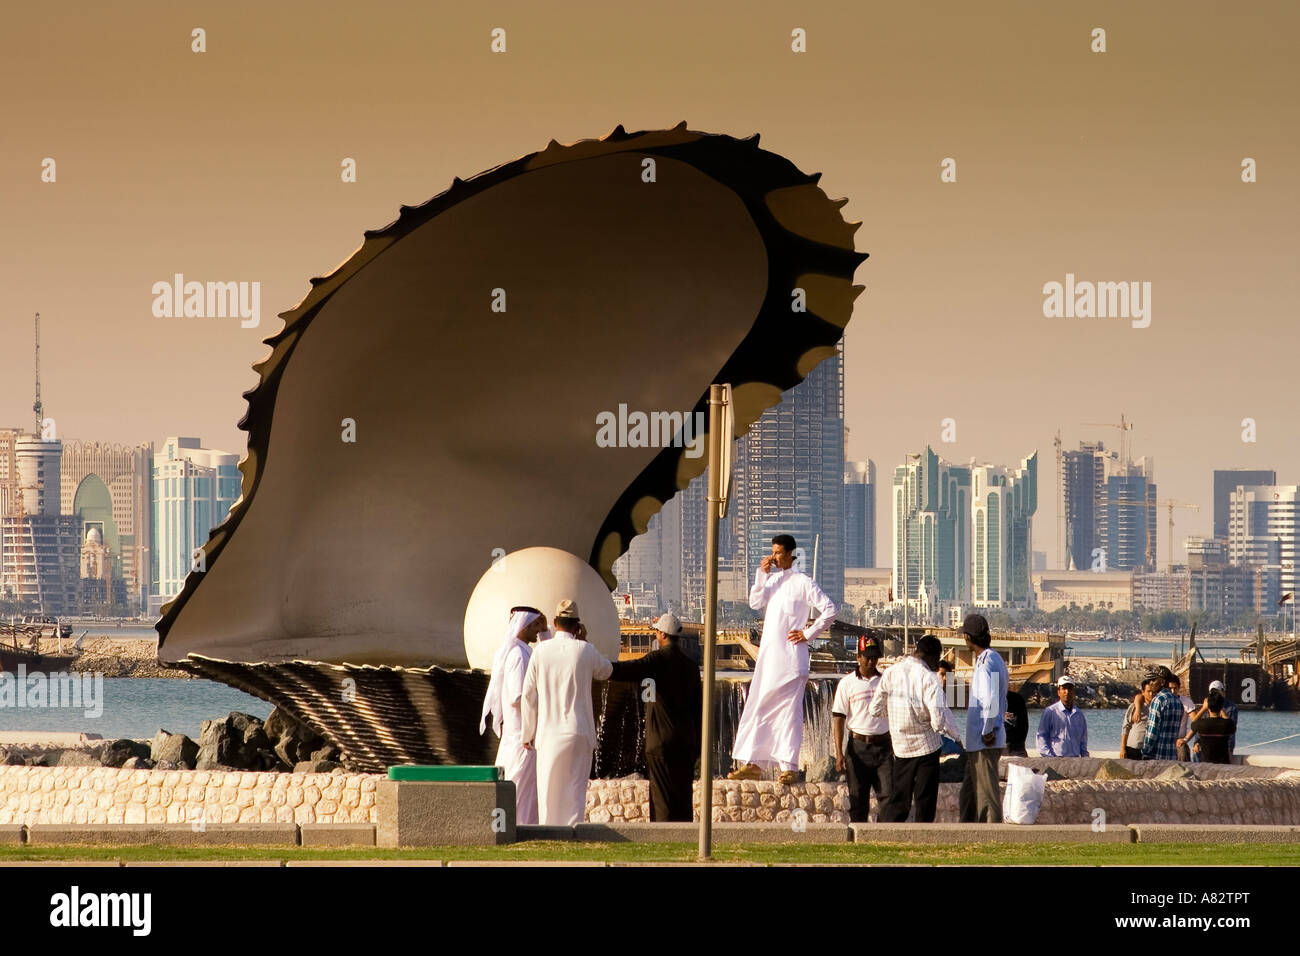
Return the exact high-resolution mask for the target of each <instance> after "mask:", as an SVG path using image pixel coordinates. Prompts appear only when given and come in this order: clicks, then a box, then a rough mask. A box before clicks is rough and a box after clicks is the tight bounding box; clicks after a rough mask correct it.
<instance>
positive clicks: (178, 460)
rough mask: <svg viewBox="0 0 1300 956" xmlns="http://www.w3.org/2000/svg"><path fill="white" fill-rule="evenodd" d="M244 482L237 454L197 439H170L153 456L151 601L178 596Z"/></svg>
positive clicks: (236, 498) (224, 518)
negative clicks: (196, 556) (203, 444)
mask: <svg viewBox="0 0 1300 956" xmlns="http://www.w3.org/2000/svg"><path fill="white" fill-rule="evenodd" d="M242 479H243V475H242V473H241V472H240V470H239V456H238V455H233V454H231V453H230V452H225V451H217V450H215V449H211V448H203V447H201V446H200V443H199V439H197V438H176V437H172V438H168V439H167V441H165V442H164V443H163V447H162V451H160V452H159V453H157V454H156V455H154V458H153V507H154V512H153V532H154V540H153V574H152V577H153V589H152V592H151V599H152V600H157V599H159V598H160V599H162V600H164V601H165V600H170V599H171V598H173V597H175V596H176V595H177V594H178V593H179V592H180V590H181V588H182V587H183V586H184V584H185V576H186V575H187V574H189V572H190V568H191V564H192V561H193V554H194V551H195V549H196V548H200V547H202V546H203V545H204V544H205V543H206V542H207V540H208V538H209V536H210V534H211V532H212V529H213V528H215V527H216V526H217V525H219V524H221V522H223V521H225V520H226V515H227V514H228V513H229V512H230V507H231V505H233V504H234V503H235V501H236V500H238V498H239V495H240V483H241V481H242Z"/></svg>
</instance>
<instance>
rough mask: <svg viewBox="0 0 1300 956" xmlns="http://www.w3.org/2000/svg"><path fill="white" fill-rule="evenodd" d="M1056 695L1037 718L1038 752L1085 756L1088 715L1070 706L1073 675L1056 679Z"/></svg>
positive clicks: (1050, 754)
mask: <svg viewBox="0 0 1300 956" xmlns="http://www.w3.org/2000/svg"><path fill="white" fill-rule="evenodd" d="M1056 696H1057V698H1059V699H1058V700H1057V701H1056V703H1055V704H1053V705H1052V706H1051V707H1048V708H1047V709H1046V710H1044V711H1043V716H1042V717H1040V718H1039V719H1038V752H1039V753H1040V754H1042V755H1043V756H1044V757H1086V756H1088V719H1087V718H1086V717H1084V716H1083V711H1081V710H1080V709H1079V708H1078V707H1075V706H1074V678H1073V677H1071V676H1070V675H1068V674H1066V675H1064V676H1063V677H1062V678H1061V679H1060V680H1058V681H1057V682H1056ZM1174 730H1175V731H1177V730H1178V728H1177V727H1174ZM1176 736H1177V734H1175V737H1176Z"/></svg>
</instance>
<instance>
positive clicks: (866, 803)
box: [844, 736, 894, 823]
mask: <svg viewBox="0 0 1300 956" xmlns="http://www.w3.org/2000/svg"><path fill="white" fill-rule="evenodd" d="M893 761H894V752H893V751H892V750H891V749H890V747H889V739H888V738H886V739H884V740H882V741H881V742H880V743H876V744H869V743H867V742H866V741H865V740H858V739H857V738H856V737H853V736H850V737H849V743H848V747H847V748H846V749H845V751H844V767H845V770H846V771H847V772H848V776H849V820H851V821H852V822H854V823H866V822H867V818H868V815H869V814H870V813H871V791H872V790H875V791H876V804H877V813H876V815H877V817H880V816H881V815H882V814H883V813H884V808H885V801H886V800H887V799H888V797H889V787H890V784H889V780H890V765H891V764H892V763H893Z"/></svg>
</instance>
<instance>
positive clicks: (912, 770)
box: [867, 634, 961, 823]
mask: <svg viewBox="0 0 1300 956" xmlns="http://www.w3.org/2000/svg"><path fill="white" fill-rule="evenodd" d="M942 650H943V647H942V645H941V644H940V643H939V639H938V638H937V637H935V636H934V635H932V634H927V635H925V636H924V637H922V638H921V639H920V640H919V641H917V642H916V653H915V654H913V655H912V656H911V657H905V658H903V659H902V660H901V661H899V662H898V663H897V664H894V665H893V666H891V667H890V668H889V670H887V671H885V675H884V676H883V677H882V678H881V679H880V686H879V687H878V688H877V689H876V695H875V696H874V697H873V698H872V699H871V707H870V709H869V710H868V711H867V713H868V715H869V716H870V717H872V718H873V719H874V718H879V717H884V716H886V714H888V716H889V740H890V744H891V745H892V747H893V751H894V761H893V769H892V772H891V779H890V788H889V796H888V797H887V798H886V800H885V804H884V806H883V807H881V808H880V812H879V813H878V814H877V818H878V819H879V821H880V822H881V823H903V822H905V821H906V820H907V815H908V813H909V812H910V810H911V809H912V804H913V802H915V804H916V822H917V823H933V822H934V815H935V811H936V810H937V809H938V805H939V751H940V749H941V739H940V734H942V735H943V736H945V737H950V738H951V739H953V740H956V741H960V740H961V731H960V730H958V729H957V721H956V720H954V719H953V716H952V711H951V710H949V709H948V704H947V702H946V701H945V700H944V696H943V685H942V684H940V683H939V680H938V678H937V677H936V676H935V671H936V670H938V667H939V654H940V653H941V652H942Z"/></svg>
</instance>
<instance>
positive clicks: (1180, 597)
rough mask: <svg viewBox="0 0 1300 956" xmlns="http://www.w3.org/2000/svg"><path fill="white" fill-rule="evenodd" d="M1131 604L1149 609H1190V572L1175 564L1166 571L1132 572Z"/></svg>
mask: <svg viewBox="0 0 1300 956" xmlns="http://www.w3.org/2000/svg"><path fill="white" fill-rule="evenodd" d="M1133 606H1134V607H1142V608H1146V609H1147V610H1149V611H1187V610H1190V609H1191V572H1190V571H1189V570H1188V569H1187V568H1186V567H1181V566H1178V565H1175V566H1174V567H1173V568H1171V569H1170V570H1168V571H1134V572H1133Z"/></svg>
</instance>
